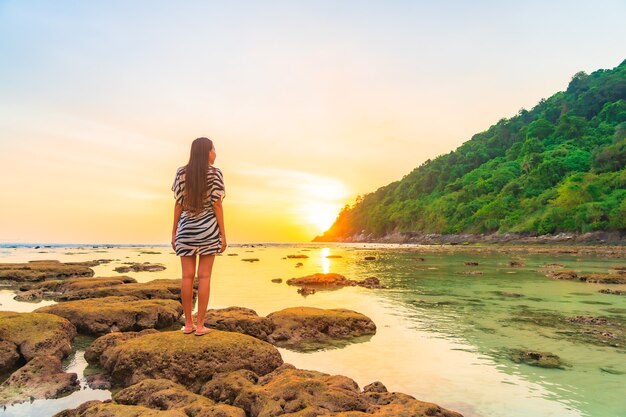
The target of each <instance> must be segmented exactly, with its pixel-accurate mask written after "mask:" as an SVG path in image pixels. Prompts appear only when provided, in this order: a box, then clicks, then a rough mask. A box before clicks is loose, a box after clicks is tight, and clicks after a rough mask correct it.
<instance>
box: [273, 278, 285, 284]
mask: <svg viewBox="0 0 626 417" xmlns="http://www.w3.org/2000/svg"><path fill="white" fill-rule="evenodd" d="M272 282H275V283H276V284H280V283H281V282H283V279H282V278H272Z"/></svg>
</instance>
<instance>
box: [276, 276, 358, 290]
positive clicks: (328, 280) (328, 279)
mask: <svg viewBox="0 0 626 417" xmlns="http://www.w3.org/2000/svg"><path fill="white" fill-rule="evenodd" d="M287 284H288V285H295V286H298V287H304V286H307V287H308V286H312V287H345V286H352V285H355V284H354V281H351V280H349V279H347V278H346V277H344V276H343V275H341V274H335V273H330V274H313V275H306V276H303V277H299V278H291V279H288V280H287Z"/></svg>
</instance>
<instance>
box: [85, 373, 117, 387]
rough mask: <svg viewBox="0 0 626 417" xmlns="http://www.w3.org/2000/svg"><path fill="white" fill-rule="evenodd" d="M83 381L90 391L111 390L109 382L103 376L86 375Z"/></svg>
mask: <svg viewBox="0 0 626 417" xmlns="http://www.w3.org/2000/svg"><path fill="white" fill-rule="evenodd" d="M85 380H86V382H87V386H89V388H91V389H106V390H110V389H111V381H110V380H109V378H108V377H107V376H106V375H105V374H93V375H88V376H87V377H85Z"/></svg>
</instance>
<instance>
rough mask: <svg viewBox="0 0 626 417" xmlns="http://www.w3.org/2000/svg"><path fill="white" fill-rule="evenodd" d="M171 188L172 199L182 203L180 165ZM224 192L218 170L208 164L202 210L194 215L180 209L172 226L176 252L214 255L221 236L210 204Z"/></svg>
mask: <svg viewBox="0 0 626 417" xmlns="http://www.w3.org/2000/svg"><path fill="white" fill-rule="evenodd" d="M172 191H173V192H174V198H175V199H176V202H177V203H179V204H181V205H183V202H184V199H185V167H180V168H178V170H177V171H176V177H175V178H174V184H173V185H172ZM224 195H225V189H224V177H223V176H222V171H220V170H219V168H215V167H212V166H209V168H208V169H207V195H206V197H205V200H204V209H203V210H202V211H201V212H200V213H198V214H196V215H194V216H192V215H191V214H190V213H188V212H187V210H185V209H183V212H182V214H181V216H180V220H179V221H178V226H177V227H176V255H178V256H193V255H215V254H216V253H219V252H220V248H221V246H222V239H221V236H220V230H219V226H218V224H217V218H216V217H215V212H214V211H213V203H214V202H215V201H217V200H218V199H222V198H224Z"/></svg>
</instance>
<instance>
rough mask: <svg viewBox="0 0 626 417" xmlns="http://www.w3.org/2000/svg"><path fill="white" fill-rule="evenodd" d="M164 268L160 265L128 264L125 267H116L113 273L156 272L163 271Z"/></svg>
mask: <svg viewBox="0 0 626 417" xmlns="http://www.w3.org/2000/svg"><path fill="white" fill-rule="evenodd" d="M165 269H166V268H165V266H163V265H161V264H151V263H150V262H144V263H139V262H130V263H129V264H128V265H127V266H118V267H117V268H115V269H114V271H115V272H119V273H121V274H125V273H127V272H130V271H133V272H145V271H147V272H158V271H164V270H165Z"/></svg>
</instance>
